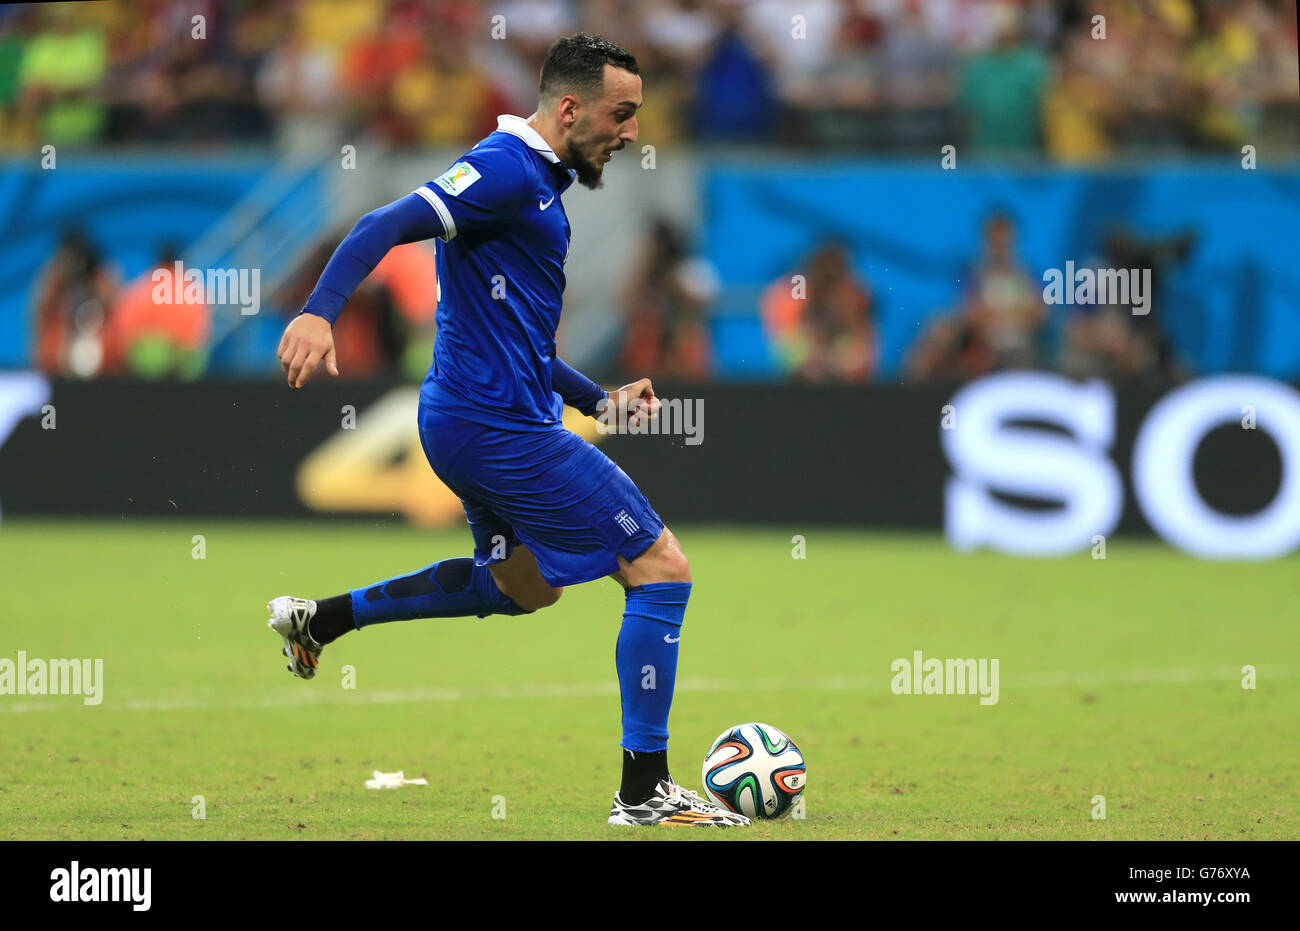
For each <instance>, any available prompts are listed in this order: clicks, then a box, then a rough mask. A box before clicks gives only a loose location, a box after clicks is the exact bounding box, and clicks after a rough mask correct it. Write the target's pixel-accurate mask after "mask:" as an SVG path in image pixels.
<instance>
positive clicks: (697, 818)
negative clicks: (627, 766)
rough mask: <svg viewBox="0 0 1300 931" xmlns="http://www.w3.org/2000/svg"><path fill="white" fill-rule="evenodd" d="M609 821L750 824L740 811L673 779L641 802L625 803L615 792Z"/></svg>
mask: <svg viewBox="0 0 1300 931" xmlns="http://www.w3.org/2000/svg"><path fill="white" fill-rule="evenodd" d="M609 823H610V824H668V825H677V824H681V825H698V826H702V827H718V828H729V827H741V826H743V825H746V824H749V819H748V818H746V817H745V816H744V815H742V814H739V813H738V812H734V811H727V810H726V809H725V808H719V807H718V806H717V805H714V804H712V803H710V802H706V801H705V800H704V799H702V798H700V797H699V795H697V794H696V793H694V792H692V791H691V790H690V789H683V788H682V787H681V786H679V785H677V783H675V782H673V781H672V780H671V779H661V780H659V784H658V785H657V786H655V791H654V795H652V796H650V797H649V798H648V799H646V800H645V801H644V802H642V803H641V804H639V805H628V804H625V803H624V801H623V799H622V797H621V796H620V795H619V794H618V793H615V794H614V806H613V807H612V808H611V809H610V810H609Z"/></svg>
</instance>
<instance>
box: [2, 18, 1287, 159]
mask: <svg viewBox="0 0 1300 931" xmlns="http://www.w3.org/2000/svg"><path fill="white" fill-rule="evenodd" d="M1097 17H1102V18H1104V20H1098V19H1097ZM1099 23H1100V25H1099ZM580 30H585V31H590V32H597V33H600V34H603V35H605V36H607V37H608V38H610V39H611V40H613V41H615V42H617V43H620V44H622V45H624V46H626V47H627V48H629V49H630V50H631V51H632V52H633V53H634V54H635V55H636V56H637V58H638V60H639V62H640V63H641V66H642V71H643V74H644V77H645V83H646V95H645V96H646V107H645V110H644V111H643V114H642V118H641V126H642V134H643V136H644V137H645V138H646V139H649V140H654V141H655V142H656V144H658V145H664V144H669V143H671V142H674V141H677V140H692V141H699V142H755V143H764V144H785V145H796V146H816V147H848V148H855V149H861V150H868V151H873V152H893V153H897V152H902V151H926V152H933V151H936V150H937V149H938V147H939V146H941V145H944V144H948V143H953V144H957V145H965V146H968V147H969V148H970V149H972V150H974V151H1000V152H1008V151H1009V152H1029V153H1039V154H1045V155H1047V156H1048V157H1051V158H1054V159H1057V160H1060V161H1074V162H1077V161H1087V160H1090V159H1096V158H1104V157H1109V156H1113V155H1114V154H1116V153H1118V152H1124V151H1129V150H1144V151H1146V150H1151V149H1153V148H1156V149H1159V148H1161V147H1164V148H1169V149H1178V150H1180V151H1186V150H1198V149H1201V150H1228V149H1233V148H1238V147H1239V146H1240V144H1241V140H1242V139H1243V138H1245V137H1246V135H1247V134H1252V141H1259V139H1260V138H1261V137H1260V134H1261V133H1267V132H1268V131H1270V128H1271V127H1278V126H1281V127H1283V131H1284V132H1291V133H1292V135H1291V136H1290V137H1289V138H1290V140H1291V142H1292V144H1294V135H1293V133H1294V129H1293V126H1294V123H1295V121H1296V116H1297V61H1296V3H1295V0H1088V2H1086V3H1085V2H1082V0H800V2H798V3H792V2H790V0H501V2H494V3H485V2H478V0H129V2H128V0H105V2H102V3H76V4H73V3H51V4H20V5H13V6H4V7H0V146H3V147H5V148H8V149H22V150H30V149H31V148H32V147H33V146H34V145H36V146H39V145H42V144H45V143H52V144H56V145H57V144H60V143H64V144H89V143H123V144H130V143H149V144H157V143H173V144H200V145H201V144H211V145H228V144H231V143H232V142H233V143H240V142H246V143H250V144H266V143H271V142H275V143H279V144H283V145H290V146H291V145H303V146H308V145H319V144H321V143H323V142H331V143H332V142H334V141H336V140H337V139H338V138H340V137H342V136H345V135H347V136H349V137H352V138H354V137H355V134H357V133H365V134H374V135H377V136H378V137H380V138H383V139H384V140H386V141H388V142H389V143H391V144H392V145H395V146H424V145H439V144H447V145H453V146H456V145H463V144H465V143H466V142H468V141H471V140H473V139H476V138H479V137H481V136H483V135H485V134H486V133H488V132H490V131H491V130H492V129H493V128H494V127H495V117H496V114H498V113H505V112H510V113H518V114H521V115H527V114H528V113H531V112H532V110H533V107H534V105H535V101H536V85H537V74H538V70H539V68H540V64H541V61H542V58H543V57H544V54H545V51H546V49H547V47H548V46H549V44H550V43H551V42H552V41H553V40H554V39H555V38H556V37H558V36H560V35H563V34H567V33H572V32H576V31H580ZM1101 30H1104V38H1102V37H1101V35H1102V32H1101ZM1279 112H1280V113H1281V115H1282V119H1281V120H1280V121H1279Z"/></svg>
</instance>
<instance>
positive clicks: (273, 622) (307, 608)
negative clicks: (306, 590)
mask: <svg viewBox="0 0 1300 931" xmlns="http://www.w3.org/2000/svg"><path fill="white" fill-rule="evenodd" d="M266 610H268V611H270V612H271V617H270V618H269V619H268V620H267V622H266V626H267V627H269V628H271V629H272V630H273V631H275V632H276V633H277V634H279V635H280V636H281V637H283V638H284V649H283V650H282V651H281V652H283V653H284V655H285V656H287V657H288V658H289V665H288V666H285V667H284V668H285V669H287V670H289V671H290V672H291V673H293V674H294V675H295V676H297V677H298V678H300V679H310V678H311V677H312V676H314V675H316V666H317V664H318V663H319V662H320V654H321V650H323V649H325V648H324V647H323V646H321V645H320V644H319V643H317V642H316V641H315V640H313V639H312V636H311V633H310V628H309V627H308V624H309V623H310V622H311V619H312V618H313V617H315V616H316V602H314V601H311V600H310V599H307V598H294V597H293V596H291V595H281V596H280V597H279V598H274V599H272V600H271V601H269V602H267V605H266Z"/></svg>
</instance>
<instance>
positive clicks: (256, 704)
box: [0, 666, 1300, 714]
mask: <svg viewBox="0 0 1300 931" xmlns="http://www.w3.org/2000/svg"><path fill="white" fill-rule="evenodd" d="M1298 672H1300V667H1297V666H1261V667H1259V669H1258V676H1259V678H1260V679H1261V680H1266V679H1291V678H1294V677H1295V676H1296V675H1297V673H1298ZM891 678H892V677H890V676H823V677H821V678H817V679H780V678H770V679H681V680H679V681H678V682H677V685H676V687H675V690H674V691H675V694H681V693H683V692H776V691H782V690H790V691H825V692H840V691H865V690H878V691H880V692H881V694H882V695H884V694H888V693H889V683H890V680H891ZM1227 679H1235V680H1240V679H1241V669H1240V668H1239V667H1232V666H1220V667H1217V668H1214V669H1125V670H1116V671H1114V672H1087V671H1084V672H1052V673H1037V674H1032V673H1031V674H1029V675H1025V676H1021V677H1018V678H1014V679H1012V678H1010V677H1008V681H1006V682H1005V683H1004V685H1003V687H1002V691H1003V692H1004V693H1007V692H1009V691H1011V690H1014V689H1016V688H1059V687H1062V686H1071V685H1072V686H1102V685H1167V684H1171V683H1180V682H1213V681H1219V680H1227ZM616 695H618V682H617V681H614V680H611V681H608V682H574V683H566V684H561V685H525V686H500V687H494V688H485V689H452V688H422V689H387V690H377V691H373V692H352V693H339V692H333V693H331V694H329V695H326V696H322V694H320V693H317V692H312V691H306V690H305V689H304V690H301V691H298V692H296V693H288V692H286V693H285V694H282V695H273V696H269V697H266V698H258V699H251V700H243V701H230V702H221V701H209V700H206V699H200V698H159V699H128V700H126V701H124V702H121V703H119V704H113V703H111V702H106V703H105V704H104V705H102V706H101V707H106V708H112V709H113V710H115V711H184V710H202V709H242V710H255V709H260V708H294V707H302V706H306V705H397V704H402V703H404V702H458V701H475V700H480V699H490V698H496V699H506V700H513V699H520V698H525V699H527V698H590V697H600V696H616ZM51 697H53V698H58V697H59V696H51ZM81 707H82V706H81V703H80V702H77V703H72V702H58V701H48V700H47V701H39V702H36V701H24V702H7V701H4V700H3V699H0V713H3V712H8V713H10V714H23V713H26V712H29V711H70V710H74V709H79V708H81Z"/></svg>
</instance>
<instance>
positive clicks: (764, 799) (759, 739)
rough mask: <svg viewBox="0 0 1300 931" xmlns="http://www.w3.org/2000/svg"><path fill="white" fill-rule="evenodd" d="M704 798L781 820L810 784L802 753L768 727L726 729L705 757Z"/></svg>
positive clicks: (743, 811) (784, 737)
mask: <svg viewBox="0 0 1300 931" xmlns="http://www.w3.org/2000/svg"><path fill="white" fill-rule="evenodd" d="M701 780H702V781H703V783H704V794H705V795H707V796H708V797H709V799H710V800H711V801H712V802H713V803H714V804H715V805H720V806H722V807H723V808H728V809H730V810H731V811H738V812H740V813H741V814H742V815H748V816H749V817H751V818H779V817H781V816H782V815H784V814H786V813H787V812H788V811H789V810H790V809H791V807H792V806H793V805H794V800H795V799H797V798H798V797H799V796H800V795H802V794H803V789H804V785H805V783H806V782H807V781H808V774H807V768H806V767H805V766H804V762H803V754H802V753H800V752H799V748H798V747H796V746H795V745H794V741H793V740H791V739H790V738H789V737H787V736H786V735H785V734H783V733H782V732H781V731H779V730H777V729H776V728H775V727H772V725H770V724H757V723H752V724H738V725H736V726H735V727H730V728H727V730H725V731H723V732H722V734H721V735H719V737H718V739H717V740H715V741H714V742H713V746H712V747H710V748H709V752H708V753H707V754H705V757H704V774H703V776H702V777H701Z"/></svg>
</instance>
